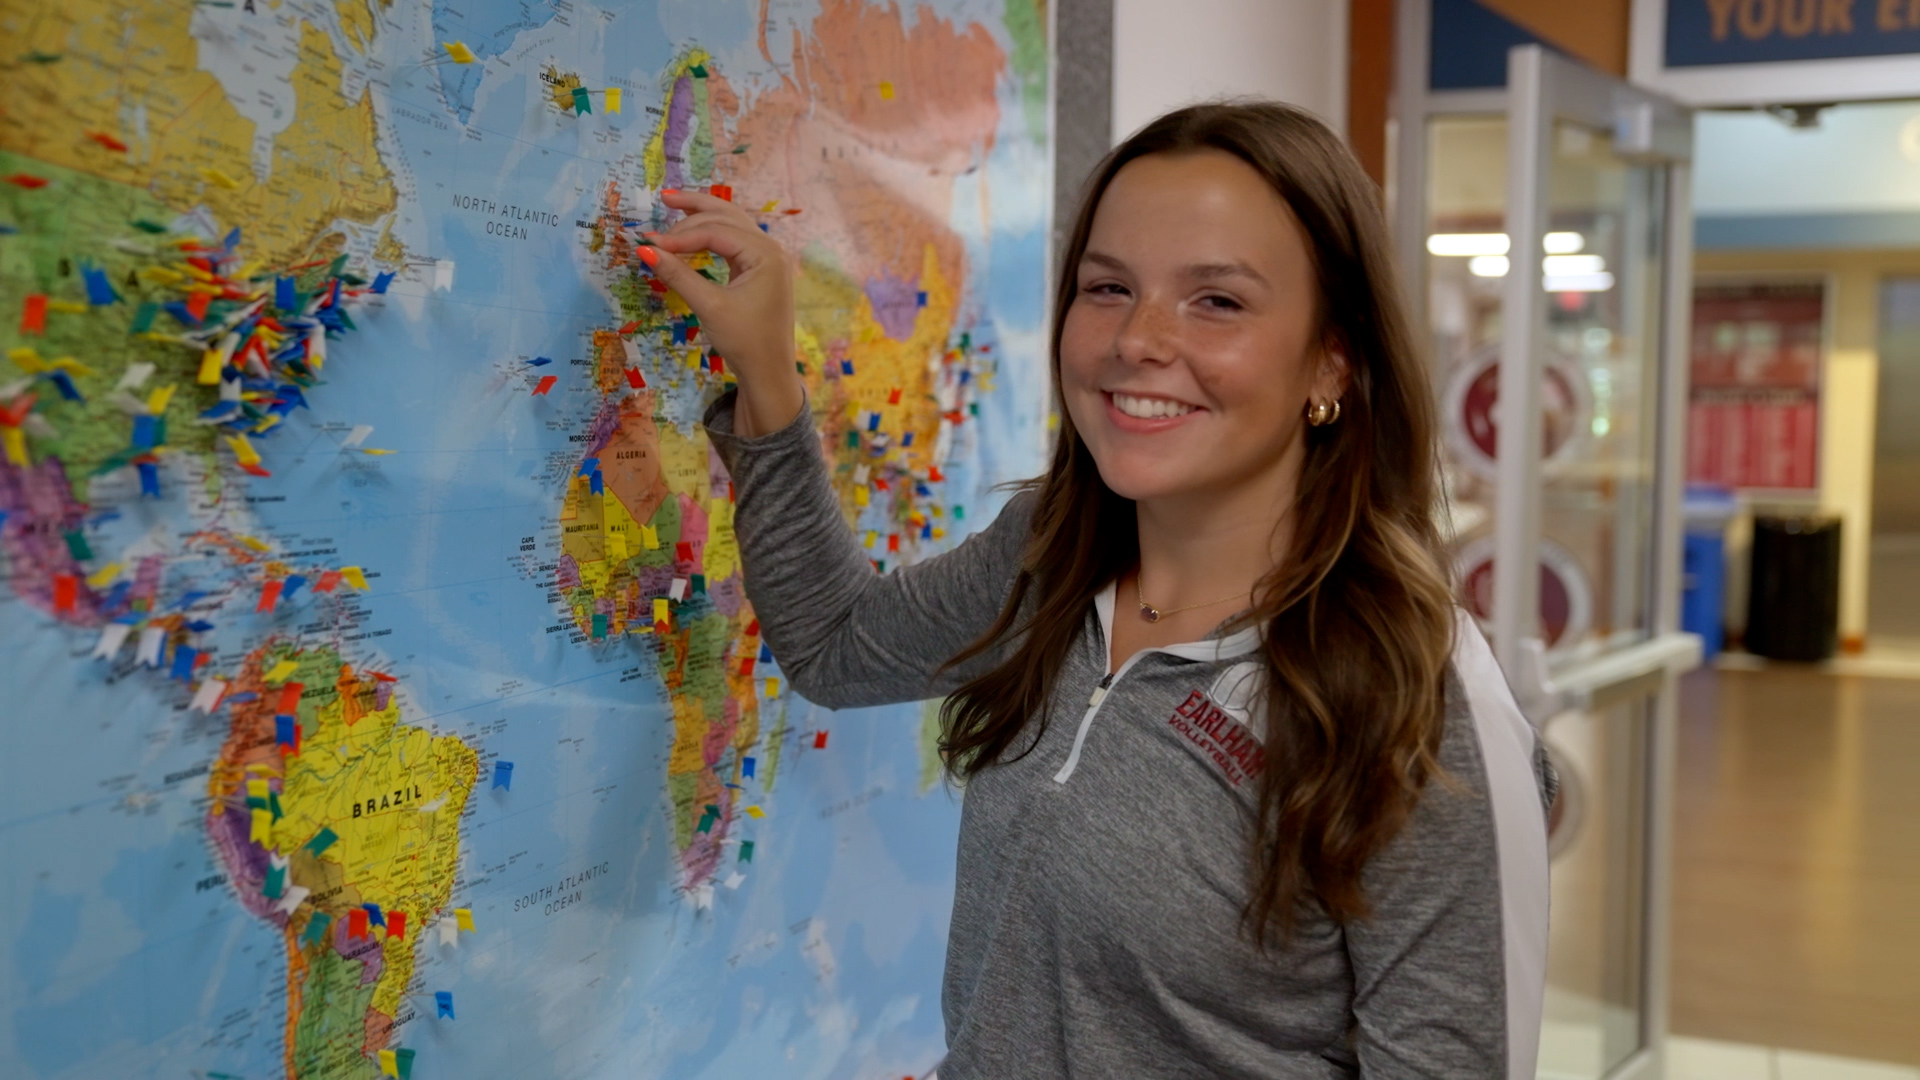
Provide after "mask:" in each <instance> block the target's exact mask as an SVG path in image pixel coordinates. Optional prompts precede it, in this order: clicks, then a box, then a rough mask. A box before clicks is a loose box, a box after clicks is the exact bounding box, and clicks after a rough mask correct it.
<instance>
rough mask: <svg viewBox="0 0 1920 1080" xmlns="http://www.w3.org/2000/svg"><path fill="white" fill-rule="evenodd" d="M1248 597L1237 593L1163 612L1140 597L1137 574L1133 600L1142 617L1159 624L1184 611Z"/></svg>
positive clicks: (1134, 581) (1243, 593) (1136, 575)
mask: <svg viewBox="0 0 1920 1080" xmlns="http://www.w3.org/2000/svg"><path fill="white" fill-rule="evenodd" d="M1246 595H1247V594H1246V593H1245V592H1237V593H1234V594H1233V595H1232V596H1223V597H1221V598H1220V599H1218V600H1209V601H1207V602H1206V603H1204V604H1188V605H1187V606H1186V607H1177V608H1172V609H1170V610H1168V611H1162V610H1160V609H1159V608H1157V607H1154V606H1153V605H1152V604H1149V603H1147V598H1146V597H1144V596H1142V595H1140V575H1138V574H1135V575H1134V576H1133V599H1134V602H1135V603H1137V604H1139V605H1140V617H1141V618H1143V619H1145V620H1147V621H1148V622H1159V621H1160V620H1161V619H1163V618H1165V617H1166V616H1168V615H1178V614H1180V613H1181V612H1183V611H1194V610H1196V609H1198V608H1203V607H1213V606H1214V605H1216V604H1224V603H1226V602H1227V601H1229V600H1240V599H1243V598H1244V597H1245V596H1246Z"/></svg>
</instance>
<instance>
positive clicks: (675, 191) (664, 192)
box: [660, 188, 680, 195]
mask: <svg viewBox="0 0 1920 1080" xmlns="http://www.w3.org/2000/svg"><path fill="white" fill-rule="evenodd" d="M660 194H662V195H678V194H680V189H679V188H661V189H660Z"/></svg>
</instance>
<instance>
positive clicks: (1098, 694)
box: [1087, 672, 1113, 709]
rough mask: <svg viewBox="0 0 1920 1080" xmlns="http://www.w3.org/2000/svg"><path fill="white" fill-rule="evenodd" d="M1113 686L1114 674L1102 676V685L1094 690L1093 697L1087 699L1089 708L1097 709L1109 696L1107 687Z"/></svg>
mask: <svg viewBox="0 0 1920 1080" xmlns="http://www.w3.org/2000/svg"><path fill="white" fill-rule="evenodd" d="M1112 685H1113V673H1112V672H1108V673H1107V674H1105V675H1103V676H1101V678H1100V685H1098V686H1096V687H1094V688H1093V696H1092V697H1090V698H1088V699H1087V708H1089V709H1092V708H1097V707H1098V706H1099V704H1100V702H1101V701H1102V700H1104V699H1105V698H1106V696H1107V687H1109V686H1112Z"/></svg>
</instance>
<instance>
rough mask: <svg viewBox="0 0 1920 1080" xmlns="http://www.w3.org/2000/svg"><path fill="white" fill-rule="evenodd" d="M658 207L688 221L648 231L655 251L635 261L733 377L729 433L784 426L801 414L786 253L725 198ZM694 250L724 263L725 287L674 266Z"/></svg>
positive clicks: (663, 197)
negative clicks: (689, 313)
mask: <svg viewBox="0 0 1920 1080" xmlns="http://www.w3.org/2000/svg"><path fill="white" fill-rule="evenodd" d="M660 201H661V202H664V203H666V204H667V205H668V206H670V207H672V208H674V209H675V210H681V211H685V213H686V214H687V216H686V217H685V218H683V219H682V220H681V221H680V222H679V223H678V224H676V225H674V226H673V228H671V229H668V230H667V231H666V232H664V233H648V234H647V239H648V240H649V241H651V242H652V243H653V245H654V246H653V248H646V247H643V248H641V249H640V257H641V258H642V259H643V260H645V261H646V263H647V265H648V266H650V267H652V268H653V272H654V273H655V274H656V275H657V276H658V277H659V278H660V280H661V281H662V282H664V283H665V284H666V286H667V288H669V289H672V290H673V291H674V292H676V293H679V294H680V298H681V299H682V300H685V301H686V302H687V306H688V307H690V308H692V309H693V313H694V314H695V315H698V316H699V317H700V329H701V332H702V333H705V334H706V335H707V337H708V339H709V340H710V341H712V342H713V348H714V351H715V352H717V353H719V354H720V355H721V357H722V358H724V359H725V360H726V362H727V364H728V366H730V367H731V368H733V371H734V375H735V377H736V378H738V379H739V381H740V396H739V398H738V400H737V403H736V404H735V406H734V411H733V427H734V433H735V434H737V435H744V436H748V437H752V436H755V435H766V434H770V433H772V432H775V431H778V430H780V429H781V428H783V427H786V426H787V425H788V424H790V423H792V422H793V419H794V417H796V416H798V415H800V410H801V408H802V407H803V406H804V405H805V403H806V387H805V386H804V385H803V384H802V383H801V381H800V376H799V373H798V371H797V369H795V367H794V364H793V272H792V270H791V268H790V267H789V266H788V263H787V253H786V251H785V249H783V248H782V247H781V246H780V245H779V244H778V243H777V242H775V241H774V239H773V238H772V237H770V236H768V235H767V234H766V233H763V232H761V231H760V227H759V225H757V224H756V223H755V222H754V220H753V218H752V217H750V216H749V215H748V214H747V212H746V211H745V210H742V209H741V208H740V207H738V206H735V205H734V204H733V203H730V202H728V201H726V200H725V199H717V198H715V197H713V196H712V195H703V194H697V193H695V192H691V191H674V190H667V191H662V192H661V193H660ZM696 251H711V252H713V253H714V254H715V255H718V256H720V257H721V258H722V259H725V260H726V261H727V269H728V270H729V271H730V273H729V274H728V277H727V283H726V284H725V285H718V284H715V283H714V282H712V281H709V280H708V279H706V278H704V277H701V276H700V272H699V271H697V270H695V269H693V268H692V267H690V266H688V265H687V264H686V263H685V262H683V261H681V259H680V256H681V255H686V254H691V253H692V252H696Z"/></svg>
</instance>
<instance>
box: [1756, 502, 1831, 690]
mask: <svg viewBox="0 0 1920 1080" xmlns="http://www.w3.org/2000/svg"><path fill="white" fill-rule="evenodd" d="M1839 633H1840V519H1839V518H1834V517H1756V518H1754V519H1753V577H1752V585H1751V589H1750V591H1749V592H1748V593H1747V651H1748V652H1750V653H1753V654H1754V655H1755V656H1764V657H1767V658H1769V659H1772V660H1802V661H1814V660H1826V659H1828V658H1830V657H1832V656H1833V652H1834V649H1835V647H1836V646H1837V644H1838V638H1839Z"/></svg>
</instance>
